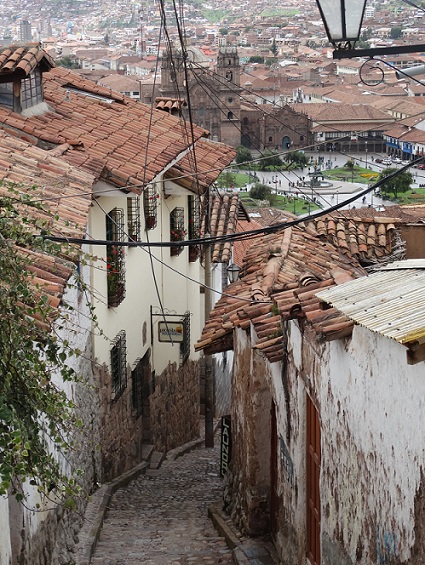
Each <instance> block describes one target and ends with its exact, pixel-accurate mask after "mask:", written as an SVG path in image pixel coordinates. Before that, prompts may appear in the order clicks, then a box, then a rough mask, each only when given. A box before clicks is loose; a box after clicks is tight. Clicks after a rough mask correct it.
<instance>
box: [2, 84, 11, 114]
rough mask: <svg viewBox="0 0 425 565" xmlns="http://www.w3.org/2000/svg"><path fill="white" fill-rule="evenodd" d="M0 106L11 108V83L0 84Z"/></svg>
mask: <svg viewBox="0 0 425 565" xmlns="http://www.w3.org/2000/svg"><path fill="white" fill-rule="evenodd" d="M0 104H1V105H2V106H7V107H8V108H13V82H6V83H3V84H0Z"/></svg>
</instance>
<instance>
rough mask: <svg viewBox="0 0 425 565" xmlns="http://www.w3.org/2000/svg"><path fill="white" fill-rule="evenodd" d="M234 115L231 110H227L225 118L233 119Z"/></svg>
mask: <svg viewBox="0 0 425 565" xmlns="http://www.w3.org/2000/svg"><path fill="white" fill-rule="evenodd" d="M233 118H234V116H233V112H227V119H228V120H233Z"/></svg>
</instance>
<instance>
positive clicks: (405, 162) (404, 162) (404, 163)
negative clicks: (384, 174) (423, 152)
mask: <svg viewBox="0 0 425 565" xmlns="http://www.w3.org/2000/svg"><path fill="white" fill-rule="evenodd" d="M409 163H410V161H402V162H401V164H402V165H403V166H405V165H408V164H409Z"/></svg>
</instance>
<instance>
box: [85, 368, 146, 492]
mask: <svg viewBox="0 0 425 565" xmlns="http://www.w3.org/2000/svg"><path fill="white" fill-rule="evenodd" d="M95 372H96V380H97V382H98V395H99V403H100V407H101V418H100V434H101V437H100V445H101V454H102V477H101V482H102V483H105V482H108V481H111V480H112V479H114V478H116V477H118V476H119V475H121V474H122V473H125V472H126V471H128V470H129V469H131V468H132V467H134V466H135V465H137V464H138V463H140V461H141V456H142V417H141V416H140V415H138V414H137V413H135V411H134V410H133V406H132V382H131V378H130V377H131V370H130V367H128V368H127V386H126V388H125V389H124V392H123V393H122V394H121V396H120V397H119V398H117V399H116V400H115V399H113V396H112V387H111V384H112V379H111V374H110V372H109V369H108V368H107V367H106V366H105V365H104V366H102V367H100V368H99V367H98V368H96V369H95Z"/></svg>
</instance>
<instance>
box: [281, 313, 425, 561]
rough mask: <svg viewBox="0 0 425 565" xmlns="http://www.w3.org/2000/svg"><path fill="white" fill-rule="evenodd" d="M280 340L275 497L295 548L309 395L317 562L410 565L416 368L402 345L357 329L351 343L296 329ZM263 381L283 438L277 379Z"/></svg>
mask: <svg viewBox="0 0 425 565" xmlns="http://www.w3.org/2000/svg"><path fill="white" fill-rule="evenodd" d="M289 336H290V337H289V348H288V349H289V355H290V357H291V358H292V361H293V365H292V364H291V366H290V375H289V380H290V391H291V396H290V400H289V409H290V413H291V427H292V429H291V438H292V443H291V448H290V452H291V457H292V462H293V466H294V483H293V485H292V487H291V488H287V487H286V486H284V488H283V489H282V492H283V495H284V498H283V500H284V501H285V505H286V504H287V506H288V509H290V512H291V521H292V520H293V521H294V522H293V526H294V527H295V530H296V531H297V532H298V533H299V536H300V537H299V544H300V545H301V546H303V545H304V544H305V540H303V533H302V532H305V525H306V517H305V507H306V506H305V505H306V500H305V484H306V467H305V457H304V453H305V449H306V435H305V434H306V430H305V420H306V414H305V399H306V395H309V396H310V397H311V398H312V399H313V402H314V404H315V406H316V408H317V410H318V413H319V419H320V428H321V472H320V499H321V544H322V563H323V564H325V565H326V564H327V565H334V563H335V562H336V561H335V559H337V560H338V562H339V563H357V562H361V563H377V564H381V563H388V562H389V561H390V560H394V561H391V562H394V563H395V562H397V563H404V562H406V563H407V562H408V563H420V562H421V561H415V559H414V558H413V557H412V555H413V553H414V547H415V541H416V542H417V544H420V543H422V545H423V543H424V542H423V536H424V531H423V524H422V523H421V522H420V521H418V517H417V516H415V505H416V506H417V505H418V499H417V497H418V496H419V497H420V496H421V495H423V489H424V484H423V462H424V456H425V445H424V442H423V437H424V428H423V422H422V418H421V417H420V415H421V414H422V412H423V407H424V403H425V381H424V379H423V374H424V365H423V363H418V364H417V365H408V364H407V358H406V349H405V347H404V346H402V345H400V344H399V343H397V342H395V341H393V340H391V339H388V338H385V337H382V336H380V335H378V334H375V333H372V332H370V331H369V330H367V329H365V328H363V327H360V326H355V327H354V331H353V336H352V338H351V339H348V340H336V341H332V342H330V343H327V344H324V345H318V344H317V343H313V342H311V341H310V340H306V339H305V336H304V337H303V336H302V334H301V332H300V331H299V328H298V325H297V323H296V322H291V324H290V330H289ZM273 381H274V383H275V394H276V404H277V406H278V409H277V413H278V432H279V434H282V435H283V437H285V434H286V422H287V420H286V415H285V406H287V403H286V402H285V398H284V394H283V388H282V385H281V381H280V379H279V376H278V375H276V376H275V377H274V379H273ZM280 473H281V480H282V485H285V482H284V481H285V480H286V481H287V478H288V477H287V476H286V473H285V472H284V471H283V470H282V469H280ZM295 486H296V488H295V489H294V488H293V487H295ZM420 540H422V542H420ZM412 552H413V553H412ZM300 559H301V557H300ZM300 562H301V561H300Z"/></svg>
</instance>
